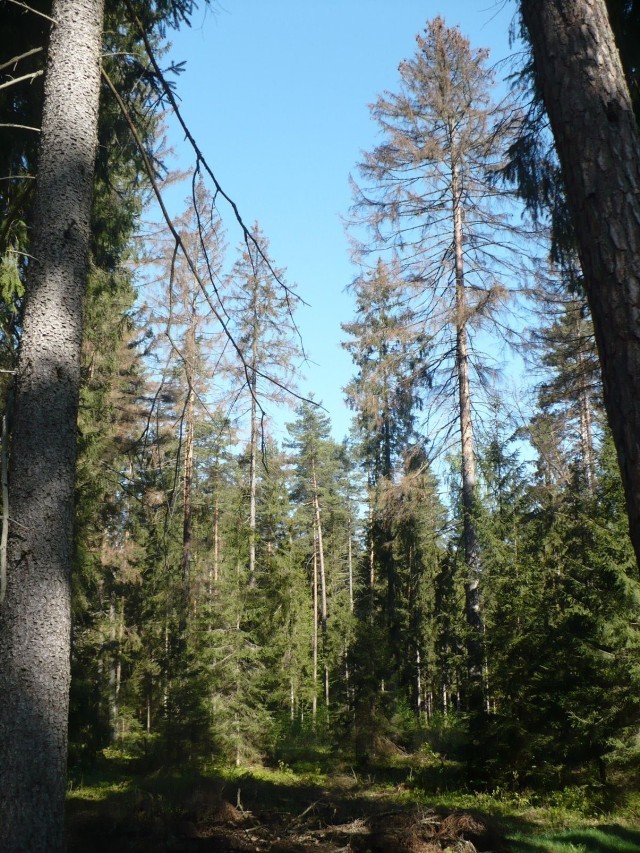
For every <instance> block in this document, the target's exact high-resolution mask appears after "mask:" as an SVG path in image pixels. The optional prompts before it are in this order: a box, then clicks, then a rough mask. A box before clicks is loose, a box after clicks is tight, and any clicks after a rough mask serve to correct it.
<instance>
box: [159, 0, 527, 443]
mask: <svg viewBox="0 0 640 853" xmlns="http://www.w3.org/2000/svg"><path fill="white" fill-rule="evenodd" d="M514 13H515V6H514V4H511V3H505V2H502V1H501V2H493V0H486V3H482V4H469V3H467V2H464V0H452V2H449V3H447V4H446V7H445V6H444V4H442V3H441V2H437V0H428V2H417V0H402V2H401V3H398V4H393V6H392V5H391V4H389V3H387V2H384V0H347V2H341V0H329V2H324V3H321V4H312V3H308V2H307V3H300V2H296V0H277V2H276V3H275V4H264V3H262V2H260V0H226V2H224V3H221V4H219V5H217V6H215V7H214V8H213V10H212V9H210V8H209V9H203V10H201V11H200V12H198V13H197V14H196V16H195V18H194V21H193V26H192V28H190V29H189V28H187V27H183V28H182V29H181V30H180V31H178V32H176V33H171V39H172V44H173V46H172V49H171V51H170V53H169V56H168V57H167V58H165V60H164V62H163V65H164V66H166V65H168V64H169V61H170V60H174V61H176V62H179V61H182V60H186V68H185V71H184V73H183V74H182V75H181V76H180V77H179V78H178V81H177V82H178V92H179V95H180V98H181V109H182V112H183V115H184V117H185V119H186V120H187V123H188V124H189V126H190V128H191V130H192V132H193V134H194V136H195V138H196V139H197V140H198V142H199V144H200V145H201V146H202V149H203V151H204V153H205V156H206V157H207V158H208V160H209V162H210V163H211V164H213V167H214V169H215V171H216V176H217V178H218V180H219V181H220V182H221V184H222V186H223V187H224V188H225V190H226V191H227V192H229V193H230V194H231V195H232V197H233V199H234V200H235V201H236V202H237V203H238V205H239V207H240V210H241V212H242V215H243V216H244V218H245V220H246V221H247V222H248V223H251V222H253V221H254V220H258V221H259V223H260V225H261V227H262V229H263V230H264V232H265V233H266V234H267V235H268V238H269V242H270V248H271V254H272V257H273V258H274V259H275V261H276V263H277V265H278V266H280V267H284V268H285V269H286V271H287V281H288V282H290V283H294V284H296V285H297V289H298V293H299V294H300V296H301V297H302V299H303V300H305V302H307V303H308V307H307V306H304V305H302V306H300V308H299V309H298V311H297V314H296V321H297V323H298V325H299V328H300V331H301V334H302V338H303V341H304V345H305V348H306V350H307V353H308V355H309V357H310V363H309V364H308V365H307V367H306V369H305V373H306V381H305V380H303V381H301V382H300V390H301V392H302V393H306V392H308V391H309V390H310V389H312V390H313V393H314V394H315V397H316V399H321V400H322V402H323V403H324V405H325V406H326V408H327V409H328V410H329V413H330V415H331V421H332V426H333V431H334V435H335V437H336V438H337V439H341V438H343V437H344V435H345V434H346V433H347V432H348V429H349V423H350V417H351V412H350V411H349V410H348V408H347V406H346V404H345V402H344V394H343V391H342V389H343V387H344V386H345V385H346V384H347V382H348V381H349V379H350V378H351V376H352V374H353V364H352V362H351V359H350V357H349V354H348V353H347V352H346V351H344V350H343V349H342V347H341V346H340V342H341V341H343V340H345V335H344V334H343V333H342V332H341V330H340V323H342V322H348V321H349V320H350V319H351V318H352V316H353V312H354V304H353V300H352V298H351V297H350V296H349V295H348V294H347V293H345V288H346V286H347V285H348V284H350V283H351V281H352V280H353V278H354V276H355V275H356V274H357V268H356V267H355V266H354V265H353V264H352V263H351V261H350V257H349V245H348V240H347V237H346V235H345V231H344V224H343V220H344V219H345V218H346V217H347V216H348V213H349V207H350V205H351V203H352V198H351V193H350V189H349V183H348V178H349V175H350V174H354V175H355V173H356V164H357V163H358V162H359V161H360V160H361V155H362V152H363V151H365V150H370V149H371V148H373V147H374V146H375V145H376V144H377V143H378V142H379V137H378V134H377V130H376V126H375V124H374V122H373V121H372V120H371V118H370V115H369V107H368V105H369V104H370V103H372V102H373V101H374V100H375V99H376V97H377V96H378V95H379V94H381V93H382V92H383V91H384V90H390V91H395V90H397V86H398V81H399V74H398V65H399V63H400V62H401V61H402V60H403V59H408V58H410V57H411V56H412V55H413V53H414V51H415V36H416V35H417V34H418V33H420V32H422V30H423V29H424V26H425V22H426V21H427V20H431V19H432V18H434V17H436V16H437V15H443V16H444V17H445V20H446V23H447V25H448V26H455V25H459V26H460V28H461V30H462V32H463V33H464V35H465V36H466V37H467V38H469V40H470V42H471V45H472V47H473V48H482V47H486V48H489V49H490V50H491V55H490V62H491V63H492V64H497V65H498V68H497V74H496V78H497V81H498V87H497V91H498V93H500V92H501V86H502V88H503V89H504V84H503V83H501V81H502V80H503V78H504V77H505V76H506V75H507V74H508V65H507V64H506V63H505V60H506V58H507V57H508V56H509V55H510V54H512V53H513V52H514V51H517V50H519V44H518V43H516V44H514V45H513V46H512V47H510V46H509V29H510V25H511V21H512V18H513V16H514ZM168 140H169V144H170V145H171V146H172V147H173V148H174V150H175V153H176V165H177V166H179V167H183V168H188V167H189V166H190V164H191V158H190V151H189V150H188V148H187V146H186V145H184V144H183V143H182V141H181V133H180V131H179V130H178V129H176V130H175V131H174V129H173V128H172V126H171V124H169V129H168ZM188 192H189V190H188V187H186V186H185V185H181V186H179V187H174V188H172V190H171V192H170V195H169V196H168V197H169V198H170V199H171V201H172V210H173V213H174V214H178V213H180V212H181V211H182V209H183V202H184V198H185V196H186V195H188ZM228 239H229V243H230V245H235V243H236V242H237V239H238V234H237V233H235V232H234V231H233V226H231V225H230V230H229V236H228ZM500 357H502V354H501V355H500ZM289 419H290V416H287V415H285V416H284V418H283V419H282V422H284V421H286V420H289ZM282 432H283V429H282V427H281V429H280V430H279V431H276V435H277V436H278V437H282Z"/></svg>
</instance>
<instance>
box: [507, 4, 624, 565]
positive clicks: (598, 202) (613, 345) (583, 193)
mask: <svg viewBox="0 0 640 853" xmlns="http://www.w3.org/2000/svg"><path fill="white" fill-rule="evenodd" d="M521 8H522V17H523V20H524V23H525V25H526V27H527V29H528V31H529V35H530V38H531V45H532V48H533V55H534V61H535V71H536V75H537V79H538V82H539V85H540V89H541V91H542V95H543V98H544V102H545V106H546V108H547V113H548V115H549V119H550V122H551V128H552V131H553V135H554V139H555V143H556V149H557V152H558V156H559V158H560V163H561V165H562V172H563V175H564V180H565V185H566V192H567V200H568V204H569V209H570V211H571V216H572V219H573V224H574V228H575V233H576V236H577V241H578V251H579V255H580V262H581V264H582V270H583V272H584V286H585V291H586V293H587V298H588V301H589V307H590V309H591V314H592V317H593V325H594V329H595V335H596V341H597V345H598V351H599V355H600V362H601V365H602V377H603V388H604V402H605V406H606V410H607V415H608V419H609V424H610V426H611V431H612V433H613V438H614V441H615V444H616V449H617V453H618V462H619V464H620V470H621V472H622V481H623V483H624V489H625V495H626V500H627V510H628V513H629V529H630V533H631V540H632V542H633V546H634V549H635V552H636V558H637V559H638V561H639V562H640V135H639V133H638V127H637V125H636V121H635V117H634V114H633V110H632V107H631V98H630V96H629V90H628V88H627V84H626V81H625V77H624V73H623V71H622V66H621V64H620V58H619V56H618V51H617V49H616V45H615V41H614V36H613V33H612V31H611V27H610V25H609V20H608V17H607V10H606V5H605V2H604V0H522V2H521Z"/></svg>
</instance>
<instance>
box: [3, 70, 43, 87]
mask: <svg viewBox="0 0 640 853" xmlns="http://www.w3.org/2000/svg"><path fill="white" fill-rule="evenodd" d="M43 74H44V71H42V69H40V71H32V72H31V74H23V75H22V77H14V79H13V80H7V82H6V83H0V89H8V88H9V86H15V85H16V84H17V83H22V81H23V80H35V78H36V77H41V76H42V75H43Z"/></svg>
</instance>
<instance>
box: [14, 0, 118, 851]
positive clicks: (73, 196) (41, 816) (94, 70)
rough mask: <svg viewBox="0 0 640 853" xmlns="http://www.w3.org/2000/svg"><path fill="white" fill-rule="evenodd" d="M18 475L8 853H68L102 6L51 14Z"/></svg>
mask: <svg viewBox="0 0 640 853" xmlns="http://www.w3.org/2000/svg"><path fill="white" fill-rule="evenodd" d="M52 15H53V17H54V19H55V21H56V24H55V25H54V27H53V30H52V37H51V43H50V46H49V56H48V64H47V79H46V84H45V101H44V115H43V121H42V142H41V149H40V160H39V165H38V183H37V188H36V198H35V204H34V220H33V228H32V234H33V242H32V249H31V254H32V256H33V260H32V261H30V264H29V278H28V287H27V301H26V306H25V317H24V325H23V335H22V342H21V348H20V359H19V364H18V376H17V387H16V406H15V416H14V432H13V443H12V450H11V464H10V516H11V519H13V521H12V524H11V533H10V541H9V560H8V578H7V593H6V599H5V601H4V603H3V605H2V607H1V608H0V637H2V653H1V654H0V696H1V697H2V700H1V701H0V767H1V768H2V784H1V785H0V849H1V850H2V851H3V853H16V851H36V850H41V851H47V853H57V851H62V850H63V848H64V837H63V812H64V797H65V788H66V759H67V716H68V699H69V657H70V640H71V624H70V621H71V620H70V606H69V605H70V569H71V560H72V552H73V515H74V483H75V450H76V419H77V412H78V391H79V385H80V349H81V343H82V313H83V302H84V294H85V285H86V277H87V259H88V253H89V220H90V213H91V198H92V189H93V170H94V160H95V153H96V128H97V118H98V100H99V93H100V52H101V37H102V20H103V5H102V0H56V2H54V5H53V10H52Z"/></svg>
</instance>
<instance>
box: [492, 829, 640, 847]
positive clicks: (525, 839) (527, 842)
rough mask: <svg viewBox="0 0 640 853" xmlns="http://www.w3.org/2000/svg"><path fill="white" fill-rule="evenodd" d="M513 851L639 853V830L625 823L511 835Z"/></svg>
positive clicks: (510, 840)
mask: <svg viewBox="0 0 640 853" xmlns="http://www.w3.org/2000/svg"><path fill="white" fill-rule="evenodd" d="M509 842H510V843H511V845H512V847H513V851H514V853H637V851H638V850H640V831H637V830H633V829H629V828H627V827H624V826H618V825H612V826H597V827H589V828H586V829H569V830H565V831H564V832H557V833H545V834H544V835H539V836H535V837H531V836H529V835H527V836H525V835H523V834H521V833H517V834H514V835H511V836H509Z"/></svg>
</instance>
